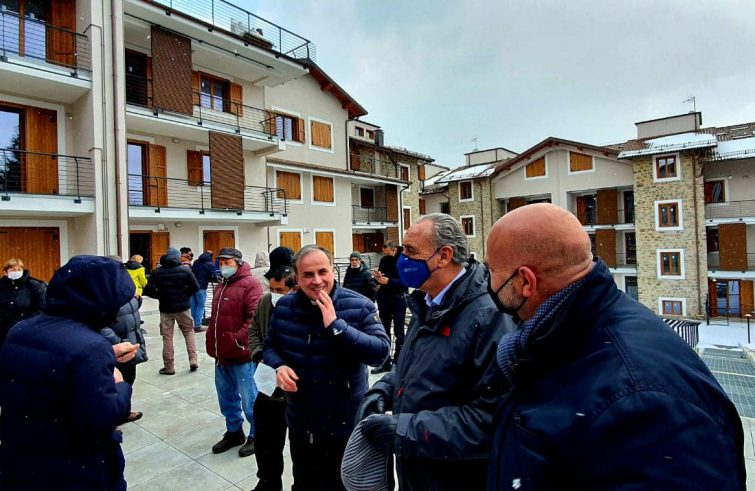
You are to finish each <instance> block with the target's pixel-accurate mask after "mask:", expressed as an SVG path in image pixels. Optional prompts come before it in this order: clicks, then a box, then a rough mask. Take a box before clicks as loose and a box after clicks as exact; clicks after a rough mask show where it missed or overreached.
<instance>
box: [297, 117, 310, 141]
mask: <svg viewBox="0 0 755 491" xmlns="http://www.w3.org/2000/svg"><path fill="white" fill-rule="evenodd" d="M305 124H306V123H305V122H304V119H302V118H296V128H294V131H293V134H294V140H296V141H298V142H299V143H304V140H306V139H307V137H306V136H305V133H306V131H307V128H306V126H304V125H305ZM310 137H311V135H310ZM312 141H314V140H312Z"/></svg>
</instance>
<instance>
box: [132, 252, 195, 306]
mask: <svg viewBox="0 0 755 491" xmlns="http://www.w3.org/2000/svg"><path fill="white" fill-rule="evenodd" d="M197 291H199V283H198V282H197V279H196V278H195V277H194V274H193V273H192V272H191V268H190V267H189V266H186V265H183V264H181V260H180V259H179V258H178V257H176V256H175V255H166V256H163V257H161V258H160V267H159V268H157V269H156V270H154V271H153V272H152V274H151V275H149V283H148V284H147V286H146V287H145V288H144V294H145V295H147V296H148V297H152V298H157V299H158V300H159V301H160V304H159V309H160V312H164V313H169V314H173V313H176V312H183V311H185V310H189V306H190V303H189V302H190V299H191V296H192V295H194V294H195V293H196V292H197Z"/></svg>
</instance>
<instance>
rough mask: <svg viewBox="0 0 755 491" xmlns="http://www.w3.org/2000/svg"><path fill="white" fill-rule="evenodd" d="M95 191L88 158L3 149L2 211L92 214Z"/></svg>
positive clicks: (0, 157)
mask: <svg viewBox="0 0 755 491" xmlns="http://www.w3.org/2000/svg"><path fill="white" fill-rule="evenodd" d="M94 194H95V186H94V165H93V164H92V161H91V159H90V158H88V157H76V156H70V155H58V154H51V153H39V152H28V151H24V150H14V149H0V214H8V213H9V212H22V213H23V214H24V215H48V214H52V215H60V216H74V215H81V214H87V213H93V212H94V200H93V197H94Z"/></svg>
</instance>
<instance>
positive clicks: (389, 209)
mask: <svg viewBox="0 0 755 491" xmlns="http://www.w3.org/2000/svg"><path fill="white" fill-rule="evenodd" d="M385 208H386V210H385V214H386V221H388V222H398V192H397V191H396V186H394V185H393V184H386V185H385Z"/></svg>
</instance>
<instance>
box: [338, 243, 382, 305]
mask: <svg viewBox="0 0 755 491" xmlns="http://www.w3.org/2000/svg"><path fill="white" fill-rule="evenodd" d="M349 262H350V263H351V264H350V265H349V268H348V269H347V270H346V275H344V277H343V287H344V288H348V289H349V290H352V291H355V292H357V293H361V294H362V295H364V296H365V297H367V298H369V299H370V300H372V301H373V302H374V301H375V298H376V296H377V283H375V278H374V277H373V276H372V272H371V271H370V270H369V269H368V268H367V265H366V264H364V261H363V260H362V255H361V254H359V252H357V251H354V252H352V253H351V255H350V256H349Z"/></svg>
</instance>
